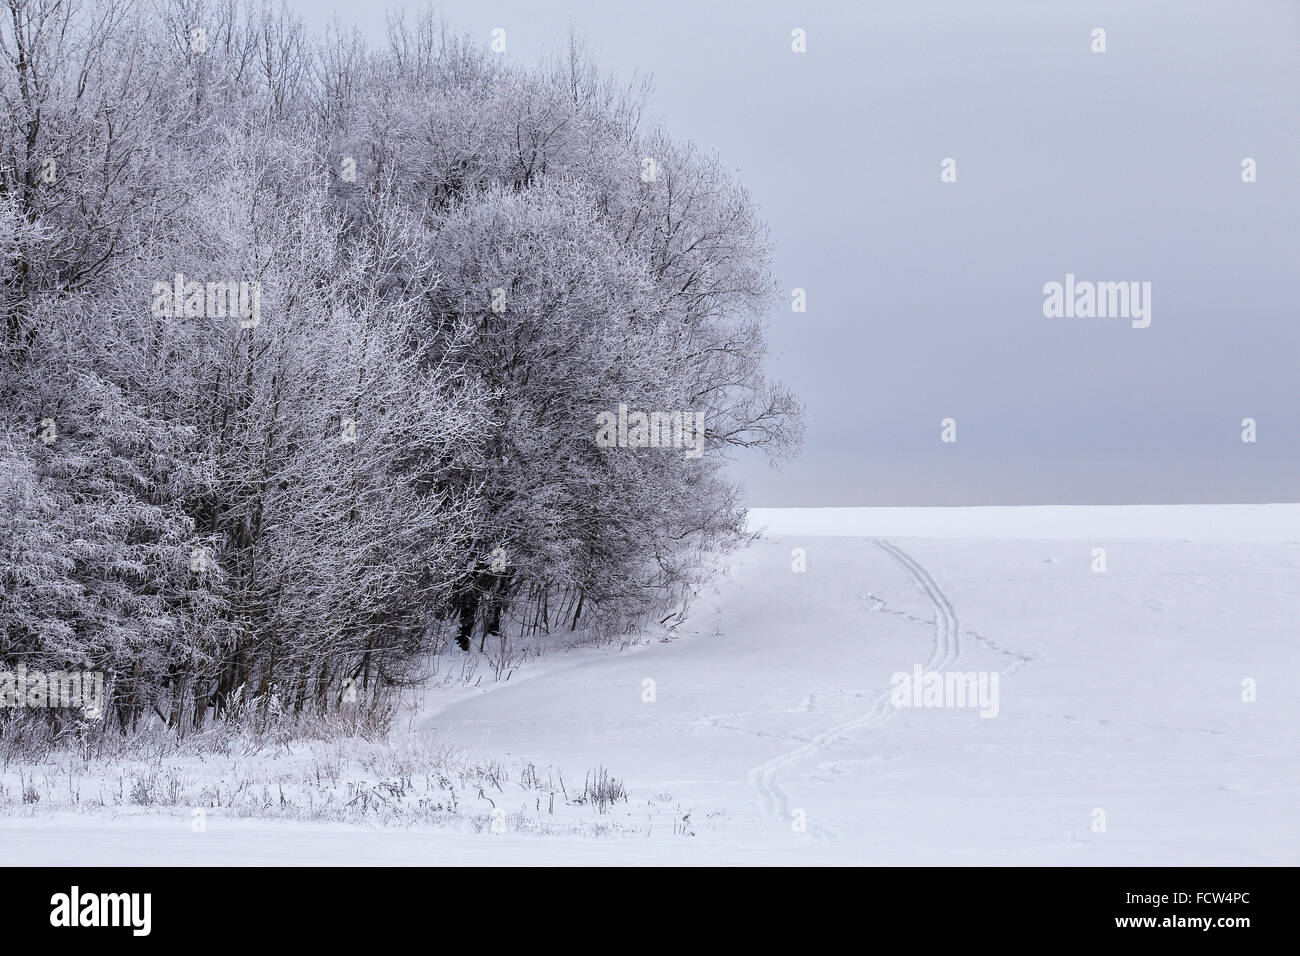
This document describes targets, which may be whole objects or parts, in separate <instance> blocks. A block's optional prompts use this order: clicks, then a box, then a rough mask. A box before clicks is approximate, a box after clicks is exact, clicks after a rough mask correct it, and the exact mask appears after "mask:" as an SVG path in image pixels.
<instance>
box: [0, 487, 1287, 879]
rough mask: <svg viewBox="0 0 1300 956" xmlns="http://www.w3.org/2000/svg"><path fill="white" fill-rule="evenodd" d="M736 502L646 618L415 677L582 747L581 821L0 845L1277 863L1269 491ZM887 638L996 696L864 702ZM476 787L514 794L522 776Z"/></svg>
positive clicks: (497, 719)
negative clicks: (717, 562) (1055, 499)
mask: <svg viewBox="0 0 1300 956" xmlns="http://www.w3.org/2000/svg"><path fill="white" fill-rule="evenodd" d="M752 517H753V520H754V521H755V523H757V524H761V525H765V526H766V527H767V528H768V529H769V537H768V538H767V539H766V540H764V541H760V542H759V543H757V544H755V545H754V546H752V547H750V548H748V549H746V550H745V551H743V552H741V553H739V554H736V555H734V556H732V558H731V559H730V571H729V573H728V574H727V575H726V576H725V577H724V578H722V579H721V580H719V581H718V582H717V585H716V587H715V588H714V589H713V590H712V591H711V592H709V593H707V594H705V595H704V596H702V597H701V598H700V599H699V600H697V602H696V603H695V604H694V605H693V606H692V607H691V609H690V614H689V617H688V620H687V622H686V623H685V624H683V625H681V626H680V627H679V628H677V629H676V630H675V631H672V632H668V631H660V630H655V631H653V632H651V633H650V634H649V639H648V640H643V641H642V642H641V643H638V644H636V645H634V646H632V647H631V648H628V649H624V650H620V649H618V648H604V649H593V648H582V649H577V650H572V651H567V652H566V651H561V650H556V651H553V652H552V653H551V654H549V655H548V656H547V657H546V658H544V659H542V660H540V661H534V662H530V663H528V664H525V665H523V666H522V667H521V668H520V670H519V672H518V673H517V675H516V676H515V677H513V678H512V679H511V680H510V681H508V682H503V683H495V684H488V683H487V681H484V682H483V685H481V686H479V687H477V688H466V687H463V686H462V687H457V688H454V689H448V690H442V689H438V688H431V689H429V690H428V691H427V693H426V697H425V703H424V709H423V710H422V712H420V713H419V714H418V715H416V716H415V717H414V718H413V719H412V722H411V728H412V730H411V732H412V733H415V734H418V735H428V736H430V737H431V738H435V739H437V740H438V741H439V742H440V744H442V743H446V744H451V745H458V746H464V747H468V748H471V749H472V750H473V751H474V752H476V753H479V754H481V755H483V756H484V758H485V759H493V760H501V761H510V762H515V763H517V762H519V761H529V762H536V763H537V765H538V766H539V767H548V768H554V769H555V770H557V771H558V772H560V773H562V774H563V777H564V780H565V785H566V788H567V790H568V791H569V792H572V791H573V790H574V788H575V786H576V787H577V788H581V782H582V778H583V776H584V774H586V773H587V772H588V771H590V770H592V769H594V768H596V767H598V766H604V767H606V768H608V769H609V771H610V772H611V773H612V774H613V775H614V776H616V777H618V778H619V779H620V780H622V781H623V783H624V784H625V786H626V787H627V790H628V793H629V799H628V801H627V802H626V803H619V804H616V805H615V807H614V808H613V809H612V810H611V812H610V813H608V814H606V815H603V816H601V815H598V814H597V812H596V811H595V809H593V808H591V807H587V806H584V807H578V808H576V809H575V808H572V807H570V808H568V809H567V812H568V813H570V814H571V815H572V814H575V813H576V814H578V815H583V814H585V815H587V816H589V817H590V818H591V819H592V820H593V821H605V822H608V823H609V824H611V825H612V826H611V828H610V829H609V830H608V831H607V832H605V833H604V834H603V835H599V836H594V835H592V834H591V831H590V830H589V829H588V830H584V831H582V832H577V831H575V832H562V831H561V832H545V833H541V832H531V831H529V830H528V829H527V828H526V827H515V826H514V825H513V824H512V826H511V827H509V828H507V829H506V831H505V832H500V833H494V832H490V831H486V830H485V831H483V832H467V831H466V830H465V829H463V828H462V829H455V828H452V829H431V828H426V829H414V830H411V829H395V828H388V829H383V828H372V827H360V826H351V825H345V824H338V823H333V824H329V823H299V822H295V821H287V820H257V819H234V818H223V817H222V816H221V815H220V814H219V813H217V812H213V813H211V814H210V815H209V817H208V824H207V829H206V832H203V833H194V832H193V831H192V829H191V826H190V814H189V812H188V811H185V812H184V813H176V812H175V811H170V812H166V813H154V814H134V815H121V816H118V817H116V818H113V817H108V816H89V815H73V814H67V813H59V814H56V815H55V816H40V815H34V816H25V817H18V816H14V817H10V818H7V819H0V848H2V849H3V852H4V855H5V857H6V859H7V861H9V862H11V863H15V864H43V863H44V864H53V863H61V864H78V863H80V864H105V863H122V862H131V863H164V864H170V863H184V864H188V863H201V864H204V865H214V864H215V865H221V864H263V863H294V864H297V863H308V864H372V863H373V864H385V863H388V864H430V863H466V864H497V863H517V864H559V863H605V864H629V865H659V864H718V863H722V864H769V863H770V864H808V863H814V864H821V863H841V864H843V863H851V864H904V865H907V864H933V863H943V864H1050V865H1055V864H1071V865H1107V864H1120V865H1124V864H1145V865H1150V864H1157V865H1174V864H1201V865H1246V864H1284V865H1285V864H1295V863H1297V862H1300V822H1298V821H1297V816H1296V814H1295V812H1294V808H1295V806H1296V805H1297V803H1298V802H1300V774H1297V733H1296V728H1297V726H1300V695H1298V694H1297V692H1296V689H1295V686H1294V681H1293V680H1292V679H1291V675H1293V674H1295V673H1297V670H1298V668H1297V665H1298V664H1300V660H1298V659H1297V658H1298V657H1300V652H1297V650H1296V641H1295V639H1294V631H1295V622H1296V621H1297V620H1300V592H1298V591H1297V581H1300V576H1298V575H1297V571H1298V570H1300V544H1297V543H1296V542H1297V541H1300V535H1298V534H1297V533H1296V532H1297V529H1298V528H1300V506H1293V505H1268V506H1244V505H1243V506H1236V505H1234V506H1178V507H1163V506H1160V507H1158V506H1150V507H1147V506H1143V507H1137V508H1073V507H1071V508H1024V509H1007V508H997V509H991V508H972V509H790V510H765V511H761V512H755V513H754V514H753V516H752ZM886 535H887V536H888V540H884V539H883V537H882V536H886ZM1080 539H1083V540H1080ZM1095 547H1104V548H1105V549H1106V570H1105V571H1104V572H1100V573H1099V572H1095V571H1094V570H1093V566H1094V564H1093V562H1094V554H1093V549H1094V548H1095ZM797 548H799V549H803V552H804V560H806V568H807V570H806V571H803V572H797V571H794V570H792V562H793V561H794V560H795V558H794V556H793V555H792V552H793V551H794V549H797ZM917 664H922V665H926V666H928V667H931V668H937V669H939V670H958V671H963V672H966V671H972V672H984V673H988V674H992V673H995V672H996V674H997V675H998V676H999V689H1000V699H999V709H998V713H997V716H996V717H993V718H982V717H981V716H980V714H979V713H978V712H977V711H976V710H973V709H958V708H942V709H932V708H908V709H896V708H895V707H894V706H892V704H891V703H890V697H889V691H890V679H891V675H892V674H894V673H895V672H899V671H903V672H911V671H912V669H913V667H914V666H915V665H917ZM1246 679H1253V680H1254V681H1256V682H1257V687H1258V699H1257V700H1256V701H1254V702H1246V701H1244V700H1243V692H1242V682H1243V680H1246ZM647 680H652V681H653V682H654V684H653V688H654V699H653V701H652V702H650V701H647V700H645V699H643V698H644V697H645V696H646V686H647V685H646V684H645V683H644V682H645V681H647ZM511 801H513V802H511ZM496 803H497V804H498V805H499V806H501V807H502V808H504V809H505V810H506V811H507V812H509V813H511V814H515V813H516V812H517V813H519V814H520V817H519V818H518V819H531V818H532V817H533V816H535V815H536V814H537V812H538V811H537V810H536V807H535V803H534V794H532V793H529V792H525V791H522V790H519V791H510V790H507V793H506V794H504V795H498V796H497V799H496ZM798 811H802V813H803V819H804V820H806V831H805V832H799V831H798V830H797V829H796V828H795V827H794V826H792V823H793V822H794V821H795V820H796V816H795V815H796V814H797V812H798ZM1098 811H1104V814H1105V829H1104V830H1100V829H1097V828H1096V821H1097V820H1098V819H1099V818H1098ZM540 812H541V813H542V814H545V804H543V808H542V810H541V811H540ZM512 819H516V818H514V817H512Z"/></svg>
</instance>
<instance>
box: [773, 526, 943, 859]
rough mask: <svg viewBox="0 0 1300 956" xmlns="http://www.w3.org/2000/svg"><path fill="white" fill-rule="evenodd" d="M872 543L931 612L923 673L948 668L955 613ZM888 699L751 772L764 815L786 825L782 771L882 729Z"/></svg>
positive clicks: (816, 827) (911, 563) (906, 558)
mask: <svg viewBox="0 0 1300 956" xmlns="http://www.w3.org/2000/svg"><path fill="white" fill-rule="evenodd" d="M872 540H873V541H874V543H875V544H876V545H877V547H879V548H881V549H882V550H883V551H884V552H885V553H886V554H888V555H889V556H890V557H892V558H893V559H894V560H895V561H896V562H897V563H898V564H899V566H900V567H902V569H903V570H904V571H906V572H907V575H908V577H910V578H911V579H912V583H913V584H915V585H916V586H917V588H919V589H920V590H921V592H922V593H923V594H924V595H925V596H926V598H928V599H929V601H930V603H931V605H933V607H934V613H935V619H934V650H933V651H932V652H931V654H930V659H929V660H928V661H927V662H926V664H925V669H926V670H927V671H931V670H941V669H943V668H946V667H949V666H951V665H952V664H953V663H955V662H956V660H957V657H958V655H959V654H960V653H961V624H960V622H959V621H958V620H957V612H956V611H955V610H954V609H953V606H952V602H951V601H949V600H948V597H947V595H945V594H944V593H943V591H942V590H941V589H940V588H939V585H938V584H936V583H935V580H934V578H933V577H931V575H930V572H929V571H927V570H926V569H925V567H924V566H922V565H921V564H920V562H918V561H917V560H916V559H915V558H913V557H912V556H911V555H909V554H908V553H907V552H905V551H904V550H903V549H902V548H899V547H898V546H897V545H893V544H890V543H889V542H888V541H885V540H883V539H880V538H875V539H872ZM890 693H891V692H890V691H884V692H882V693H881V694H878V695H877V696H876V699H875V700H874V701H873V702H872V704H871V706H870V707H869V708H868V709H867V710H866V712H865V713H862V714H859V715H858V716H857V717H854V718H852V719H851V720H846V721H844V722H843V723H839V724H836V725H835V726H833V727H830V728H827V729H826V730H823V731H822V732H821V733H819V734H817V735H816V736H815V737H813V738H812V739H811V740H809V741H808V742H807V743H805V744H803V745H802V746H800V747H797V748H795V749H794V750H791V751H789V752H788V753H784V754H780V755H778V756H776V757H773V758H772V759H771V760H768V761H766V762H764V763H761V764H759V765H758V766H757V767H755V768H754V769H752V770H750V771H749V782H750V783H751V784H752V785H753V787H754V789H755V790H757V791H758V798H759V803H760V804H761V805H762V807H763V810H764V812H766V813H768V814H770V815H772V816H775V817H779V818H780V819H782V820H784V821H787V822H789V821H790V819H791V807H790V799H789V797H787V796H786V793H785V791H784V790H782V789H781V786H780V784H778V783H777V775H778V774H780V773H781V772H782V771H783V770H785V769H786V768H787V767H790V766H793V765H794V764H796V763H799V762H800V761H801V760H804V759H806V758H808V757H811V756H813V755H814V754H817V753H820V752H821V751H824V750H826V749H827V748H828V747H830V746H831V745H832V744H834V743H836V742H837V741H839V740H841V739H842V738H844V737H846V736H847V735H849V734H851V733H853V732H854V731H856V730H864V729H867V728H870V727H876V726H878V725H880V724H882V723H884V722H885V721H886V720H887V719H888V718H889V716H890V715H891V714H892V713H893V712H894V707H893V705H892V703H891V702H890ZM808 829H809V833H811V834H812V835H814V836H818V837H822V838H830V839H834V837H835V834H834V832H833V831H831V830H828V829H827V828H826V827H823V826H821V825H820V824H817V823H812V822H810V823H809V828H808Z"/></svg>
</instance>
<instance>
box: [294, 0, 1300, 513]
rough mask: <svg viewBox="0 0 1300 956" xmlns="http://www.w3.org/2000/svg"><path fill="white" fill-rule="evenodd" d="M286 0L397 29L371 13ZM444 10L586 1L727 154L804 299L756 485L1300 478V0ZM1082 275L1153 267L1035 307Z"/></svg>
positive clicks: (508, 25)
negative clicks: (785, 408)
mask: <svg viewBox="0 0 1300 956" xmlns="http://www.w3.org/2000/svg"><path fill="white" fill-rule="evenodd" d="M294 5H295V6H296V8H297V9H298V10H299V11H300V12H301V13H302V15H303V17H304V19H305V20H306V21H307V23H308V24H309V25H310V26H313V27H319V26H322V25H323V24H324V23H325V22H326V21H328V20H329V19H330V18H331V17H332V16H333V15H334V14H335V13H337V14H338V16H339V18H340V19H342V20H343V21H345V22H350V23H358V24H360V25H361V26H362V27H363V28H364V29H365V30H366V31H367V32H368V33H370V34H372V35H373V36H375V37H376V38H378V37H379V36H380V35H381V33H382V29H383V16H382V10H383V9H384V5H383V4H382V3H379V4H376V3H374V2H367V0H296V2H295V4H294ZM440 9H441V10H442V11H443V12H445V13H446V15H447V16H448V18H449V20H450V21H451V24H452V26H453V27H454V28H455V29H457V30H460V31H466V32H470V33H473V34H475V35H479V36H482V37H483V38H484V39H485V40H486V39H488V38H489V37H490V34H491V30H492V29H493V28H495V27H502V28H504V29H505V30H506V36H507V47H508V52H507V54H506V55H507V56H509V57H511V58H512V59H516V60H519V61H522V62H531V61H533V60H535V59H536V58H537V57H538V56H539V55H540V54H541V53H542V51H544V50H545V49H548V48H550V47H552V46H553V45H555V44H556V43H558V42H559V41H560V40H561V39H562V37H563V36H564V33H565V31H566V30H567V28H568V25H569V23H570V22H572V23H573V24H574V25H575V26H576V27H578V28H579V29H580V30H581V31H583V32H585V33H586V34H587V36H588V38H589V39H590V41H591V43H592V45H593V46H594V47H595V48H596V50H597V51H598V54H599V56H600V59H601V62H602V65H604V66H605V67H607V68H611V69H614V70H616V71H617V72H618V73H619V74H620V75H622V76H625V77H630V76H631V74H632V73H633V72H637V73H640V74H650V75H652V76H653V78H654V93H653V96H652V99H651V108H652V110H653V112H654V113H655V114H657V115H658V116H661V117H662V118H664V119H665V120H666V122H667V124H668V126H669V128H670V129H671V130H672V131H673V133H674V135H676V136H678V137H689V138H691V139H694V140H695V141H696V142H698V143H700V144H701V145H703V146H706V147H710V148H714V149H716V150H717V151H718V152H719V153H720V154H721V155H722V156H723V158H724V159H725V160H726V161H727V162H728V163H729V164H731V165H733V166H738V167H740V170H741V178H742V180H743V181H744V182H745V184H746V185H747V186H748V187H749V188H750V189H751V191H752V192H753V194H754V196H755V198H756V199H757V200H758V202H759V204H760V205H761V207H762V210H763V214H764V216H765V218H766V219H767V221H768V223H769V225H770V226H771V230H772V234H773V236H774V238H775V240H776V243H777V253H776V269H777V273H778V275H779V277H780V279H781V282H782V285H783V286H784V288H785V289H786V290H787V291H788V290H789V289H791V288H794V287H802V288H804V289H806V290H807V296H808V311H807V312H806V313H804V314H794V313H791V312H790V311H789V310H788V307H787V309H786V311H784V312H780V313H776V314H774V315H773V316H772V317H771V343H772V348H773V356H772V359H771V362H770V367H771V370H772V371H773V373H774V374H775V375H777V376H778V377H780V378H782V379H784V380H785V381H786V382H787V383H788V384H789V385H790V386H791V387H793V388H794V390H795V391H796V392H797V393H798V394H799V396H800V397H801V399H802V400H803V401H804V402H805V404H806V406H807V411H808V432H807V442H806V445H805V448H804V453H803V456H802V457H801V458H800V459H799V460H797V461H795V462H792V463H789V464H787V465H785V466H784V468H783V469H782V470H780V471H774V470H771V469H769V468H768V467H767V466H766V465H765V464H763V463H761V462H759V461H756V460H755V461H741V462H739V463H738V464H737V467H736V469H735V471H736V474H737V476H738V477H741V478H743V479H744V481H745V482H746V485H747V486H748V488H749V496H748V497H749V501H750V503H751V504H753V505H760V506H762V505H766V506H783V505H888V504H934V505H951V504H1036V503H1144V502H1248V501H1297V500H1300V375H1298V374H1297V372H1298V371H1300V368H1298V366H1300V324H1298V322H1297V319H1298V318H1300V309H1298V308H1297V305H1298V303H1300V295H1297V282H1300V131H1298V128H1297V127H1298V123H1300V108H1298V107H1300V2H1297V0H1214V2H1204V0H1146V2H1143V0H1125V2H1109V3H1108V2H1092V3H1083V2H1074V0H1053V2H1046V3H1045V2H1029V0H1005V2H995V0H891V2H863V0H857V2H835V3H795V2H789V3H774V2H767V0H740V2H737V0H724V2H709V3H705V2H703V0H656V2H654V3H644V4H642V3H637V4H632V3H613V2H609V0H603V2H600V0H597V2H573V0H521V2H505V3H493V2H483V0H457V2H449V3H443V4H441V5H440ZM795 27H802V28H804V29H805V30H806V31H807V37H808V40H807V46H808V50H807V52H806V53H803V54H796V53H793V52H791V49H790V31H791V30H792V29H793V28H795ZM1096 27H1101V28H1104V29H1105V30H1106V45H1107V51H1106V52H1105V53H1094V52H1092V50H1091V45H1092V37H1091V34H1092V30H1093V29H1094V28H1096ZM946 157H952V158H954V159H955V160H956V162H957V181H956V182H955V183H942V182H940V176H939V173H940V163H941V162H942V161H943V160H944V159H945V158H946ZM1245 157H1252V158H1254V159H1255V160H1256V161H1257V164H1258V166H1257V169H1258V182H1256V183H1253V184H1245V183H1243V182H1242V181H1241V162H1242V159H1243V158H1245ZM1067 272H1072V273H1074V274H1075V275H1076V276H1077V277H1078V279H1079V280H1094V281H1129V280H1132V281H1146V282H1150V283H1151V284H1152V302H1151V305H1152V315H1151V319H1152V321H1151V325H1150V327H1149V328H1145V329H1135V328H1132V327H1131V326H1130V323H1129V322H1128V321H1127V320H1125V319H1115V318H1105V319H1100V318H1093V319H1081V318H1046V317H1044V315H1043V291H1042V290H1043V285H1044V283H1047V282H1051V281H1057V282H1063V281H1064V279H1065V274H1066V273H1067ZM945 417H951V418H954V419H955V420H956V422H957V441H956V443H955V444H942V443H941V442H940V440H939V439H940V420H941V419H943V418H945ZM1246 417H1251V418H1254V419H1255V420H1256V421H1257V423H1258V441H1257V442H1256V443H1254V444H1246V443H1243V442H1242V441H1241V420H1242V419H1243V418H1246Z"/></svg>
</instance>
